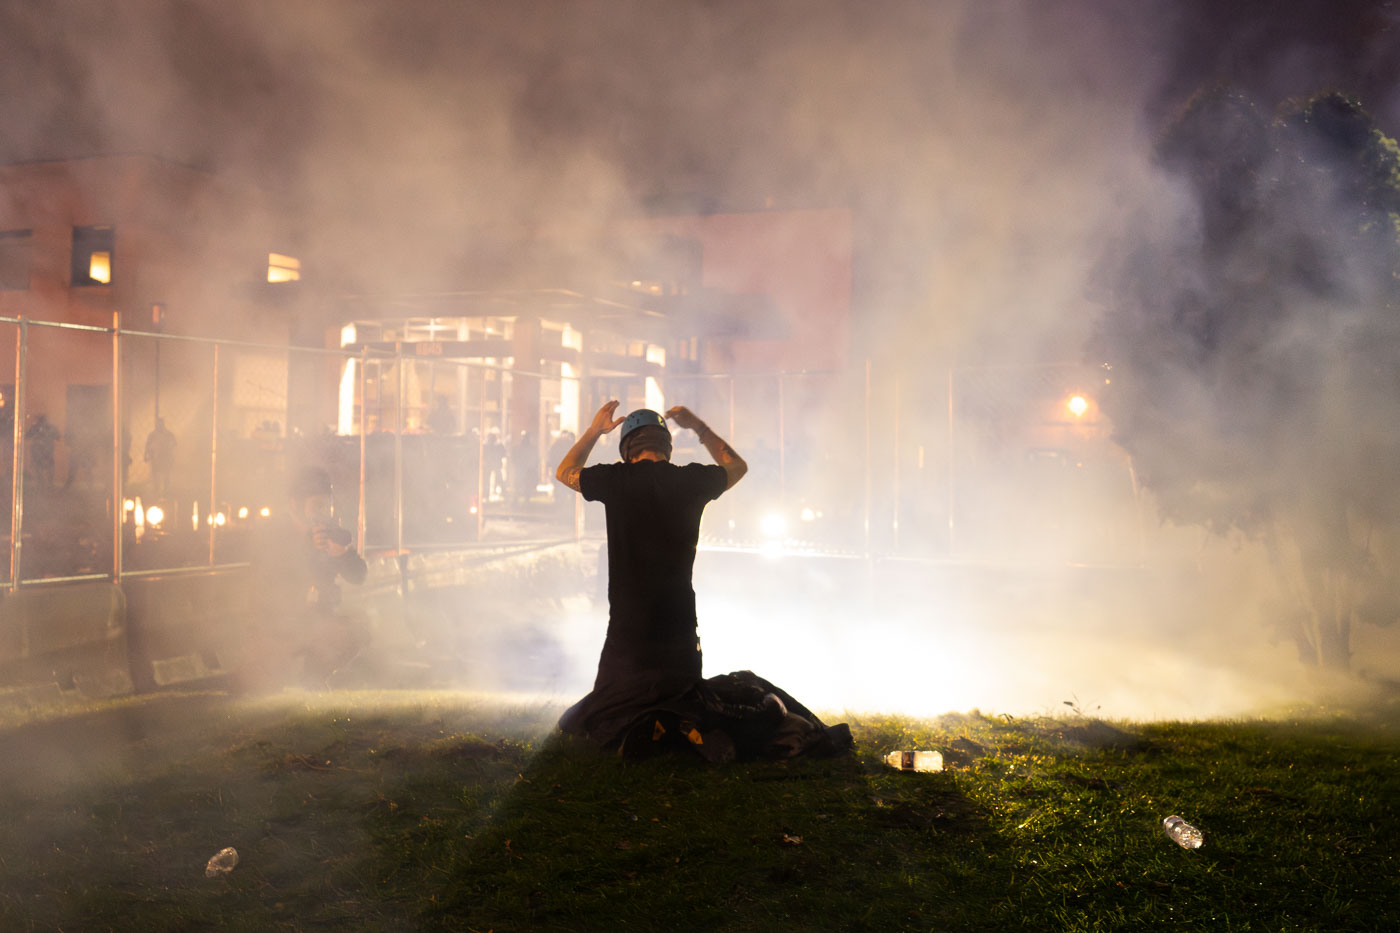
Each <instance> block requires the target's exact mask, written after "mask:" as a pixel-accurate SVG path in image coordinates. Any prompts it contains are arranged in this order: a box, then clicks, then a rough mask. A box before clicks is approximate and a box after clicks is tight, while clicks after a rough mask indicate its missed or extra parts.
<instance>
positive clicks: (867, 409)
mask: <svg viewBox="0 0 1400 933" xmlns="http://www.w3.org/2000/svg"><path fill="white" fill-rule="evenodd" d="M870 467H871V464H870V360H868V359H867V360H866V361H865V522H864V531H865V556H866V558H867V559H868V558H870V557H871V553H870V510H871V500H872V498H873V493H872V489H871V477H870Z"/></svg>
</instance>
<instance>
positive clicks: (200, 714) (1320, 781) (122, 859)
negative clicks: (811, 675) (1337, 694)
mask: <svg viewBox="0 0 1400 933" xmlns="http://www.w3.org/2000/svg"><path fill="white" fill-rule="evenodd" d="M557 713H558V709H557V708H553V707H543V706H535V707H530V706H517V707H513V708H512V707H508V706H502V705H500V704H499V703H498V702H492V701H489V700H487V699H484V698H481V697H470V696H465V695H461V694H421V693H335V694H324V695H314V694H284V695H281V696H278V697H275V698H269V699H261V700H251V699H232V698H230V697H227V696H224V695H221V694H166V695H157V696H149V697H139V698H134V699H128V700H123V701H118V702H113V703H109V704H102V705H97V706H95V707H93V708H91V709H87V710H84V711H81V712H73V711H69V712H62V713H60V712H57V711H49V712H42V711H41V712H30V713H28V714H25V715H18V716H16V715H11V721H10V722H8V723H7V724H5V726H4V728H3V731H0V803H3V808H2V809H0V814H3V816H0V929H3V930H5V931H11V930H14V931H20V930H63V931H70V933H72V931H101V930H108V929H111V930H140V931H161V930H170V931H174V930H213V929H218V930H257V931H264V930H308V929H312V930H314V929H324V930H377V931H378V930H383V931H393V930H464V931H465V930H477V931H485V930H496V931H504V930H628V929H635V930H753V931H760V930H810V929H822V930H865V929H869V930H882V931H888V930H1016V929H1031V930H1141V929H1145V928H1148V927H1151V926H1156V925H1166V924H1172V925H1174V926H1175V927H1177V928H1181V929H1199V930H1257V931H1263V930H1268V931H1283V930H1319V931H1322V930H1326V931H1337V930H1395V929H1400V857H1397V855H1396V853H1397V852H1400V820H1397V809H1400V734H1397V728H1396V726H1397V723H1400V715H1396V710H1395V709H1394V708H1391V709H1388V710H1385V711H1382V712H1379V713H1375V712H1373V713H1371V714H1369V715H1367V716H1365V717H1359V716H1355V715H1344V714H1325V713H1313V714H1310V715H1308V716H1307V717H1293V718H1282V719H1279V720H1273V721H1262V720H1261V721H1253V720H1251V721H1236V722H1207V723H1143V724H1131V723H1111V724H1110V723H1103V722H1099V721H1096V720H1091V719H1087V718H1083V717H1078V716H1074V715H1073V714H1072V713H1071V714H1070V715H1069V716H1068V717H1066V718H1063V719H1014V718H1008V717H1001V718H992V717H984V716H981V715H976V714H969V715H949V716H945V717H941V718H939V719H935V720H926V721H914V720H909V719H904V718H899V717H875V716H869V717H860V718H857V719H856V720H855V721H853V722H852V727H853V731H854V733H855V735H856V737H857V752H856V754H855V755H853V756H848V757H844V758H840V759H836V760H825V761H822V760H814V761H794V762H787V763H757V764H743V765H730V766H723V767H711V766H706V765H704V764H702V763H701V762H700V761H699V760H698V759H695V760H692V759H690V758H683V757H675V756H668V757H662V758H655V759H651V760H647V761H643V762H626V761H622V760H619V759H618V758H616V757H613V756H609V755H604V754H601V753H598V752H596V751H594V750H591V749H589V748H587V747H583V746H581V745H579V744H578V743H575V742H572V741H568V740H565V739H564V738H562V737H560V736H559V735H557V734H556V733H554V732H553V731H552V726H553V720H554V717H555V716H556V715H557ZM909 747H917V748H923V747H932V748H938V749H941V750H942V751H943V752H944V754H945V756H947V758H948V760H949V765H950V766H949V769H948V770H947V771H945V772H943V773H940V774H901V773H897V772H893V771H890V770H889V769H887V768H886V767H885V766H884V765H883V764H882V763H881V759H882V757H883V755H884V753H885V752H887V751H888V750H890V749H893V748H909ZM1171 813H1180V814H1181V815H1183V816H1185V817H1186V818H1187V819H1188V820H1190V821H1191V822H1193V823H1195V824H1196V825H1197V826H1199V827H1200V828H1201V829H1202V830H1203V831H1204V833H1205V840H1206V841H1205V845H1204V846H1203V847H1202V848H1201V849H1199V850H1195V851H1186V850H1183V849H1181V848H1179V847H1177V846H1176V845H1175V844H1173V843H1172V842H1171V841H1170V840H1168V839H1167V838H1166V837H1165V836H1164V835H1163V833H1162V832H1161V821H1162V818H1163V817H1165V816H1167V815H1168V814H1171ZM230 845H231V846H234V847H235V848H237V850H238V852H239V855H240V862H239V864H238V866H237V868H236V869H235V870H234V871H233V872H231V873H230V874H228V875H226V876H223V877H217V878H213V879H207V878H205V876H204V866H205V863H206V861H207V860H208V859H209V857H210V856H211V855H213V854H214V853H215V852H217V851H218V850H219V849H221V848H223V847H224V846H230Z"/></svg>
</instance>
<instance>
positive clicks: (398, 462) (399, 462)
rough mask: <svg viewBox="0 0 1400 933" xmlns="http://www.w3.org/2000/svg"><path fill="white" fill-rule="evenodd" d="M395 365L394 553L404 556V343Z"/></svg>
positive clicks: (396, 353)
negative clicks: (397, 377)
mask: <svg viewBox="0 0 1400 933" xmlns="http://www.w3.org/2000/svg"><path fill="white" fill-rule="evenodd" d="M394 365H395V367H396V368H397V369H398V371H399V390H398V392H396V393H394V396H395V397H394V405H395V407H396V409H397V411H396V413H395V417H394V553H396V554H403V393H404V389H405V387H406V386H407V385H408V380H407V379H406V378H405V377H404V371H403V343H402V342H401V341H400V342H398V343H395V344H394Z"/></svg>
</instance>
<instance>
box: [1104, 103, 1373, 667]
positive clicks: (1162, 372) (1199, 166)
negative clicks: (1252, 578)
mask: <svg viewBox="0 0 1400 933" xmlns="http://www.w3.org/2000/svg"><path fill="white" fill-rule="evenodd" d="M1157 154H1158V158H1159V161H1160V164H1161V166H1162V168H1163V169H1164V170H1165V171H1166V173H1167V174H1168V177H1169V178H1170V179H1171V181H1172V184H1173V187H1174V190H1175V191H1176V192H1177V193H1178V194H1179V195H1180V198H1179V202H1178V208H1179V210H1178V211H1177V213H1176V215H1175V217H1174V218H1172V219H1170V220H1166V221H1165V222H1164V220H1165V219H1164V218H1162V217H1154V218H1148V219H1146V220H1145V221H1144V223H1142V224H1141V225H1139V227H1138V229H1137V230H1136V231H1135V232H1134V234H1133V235H1132V236H1131V237H1128V238H1125V239H1124V241H1123V246H1122V249H1121V252H1119V253H1118V255H1116V256H1114V257H1112V262H1111V264H1110V265H1111V268H1112V269H1113V275H1112V276H1111V281H1112V287H1111V289H1110V294H1111V296H1112V298H1111V303H1110V306H1109V307H1108V308H1107V309H1106V312H1105V314H1104V317H1103V320H1102V321H1101V322H1100V327H1099V330H1098V336H1097V344H1096V352H1097V353H1100V354H1102V357H1103V359H1105V360H1108V361H1109V364H1110V365H1111V366H1112V368H1113V374H1112V375H1113V378H1112V381H1111V384H1110V385H1109V386H1108V387H1107V388H1108V390H1109V394H1108V395H1107V396H1106V397H1105V398H1104V399H1103V402H1102V404H1103V407H1104V410H1105V412H1106V413H1107V414H1108V416H1109V417H1110V418H1111V420H1112V422H1113V424H1114V429H1115V436H1116V439H1117V440H1118V442H1119V443H1120V444H1122V446H1123V447H1124V448H1125V449H1126V450H1127V451H1128V452H1129V453H1130V454H1131V455H1132V457H1133V460H1134V464H1135V467H1136V469H1137V471H1138V474H1139V476H1140V478H1141V479H1142V481H1143V483H1144V484H1145V485H1146V486H1148V487H1149V488H1150V489H1152V490H1153V491H1154V493H1155V494H1156V496H1157V499H1158V501H1159V503H1160V504H1161V508H1162V510H1163V513H1164V517H1165V518H1167V519H1169V520H1172V521H1175V522H1177V523H1186V524H1199V525H1202V526H1205V527H1207V528H1209V529H1211V530H1214V531H1217V532H1222V533H1223V532H1226V531H1228V530H1230V529H1238V530H1240V531H1242V532H1244V533H1246V534H1248V535H1250V536H1251V537H1253V538H1255V539H1257V540H1259V541H1260V542H1262V543H1263V544H1264V546H1265V547H1266V549H1267V552H1268V554H1269V556H1270V559H1271V562H1272V565H1273V567H1274V568H1275V570H1276V572H1277V574H1278V579H1279V582H1280V584H1281V592H1282V593H1284V594H1285V598H1284V601H1283V604H1280V605H1277V606H1274V607H1272V609H1271V612H1270V615H1271V618H1272V620H1273V621H1276V622H1277V624H1278V625H1279V628H1280V631H1281V632H1282V633H1283V634H1285V635H1286V636H1287V637H1289V638H1291V639H1292V640H1293V641H1294V642H1295V643H1296V645H1297V647H1298V651H1299V655H1300V657H1301V658H1302V659H1303V660H1304V661H1305V662H1306V663H1309V664H1322V665H1325V666H1329V667H1339V668H1340V667H1346V666H1348V665H1349V663H1350V654H1351V651H1350V639H1351V629H1352V626H1353V624H1354V623H1357V622H1373V623H1378V624H1387V623H1390V622H1393V621H1394V620H1395V619H1396V618H1397V616H1400V567H1397V566H1396V558H1397V557H1400V554H1396V553H1389V552H1388V549H1389V548H1391V547H1392V546H1393V544H1394V542H1395V541H1397V540H1400V278H1397V273H1398V272H1400V150H1397V147H1396V143H1395V141H1394V140H1392V139H1389V138H1387V137H1386V136H1384V135H1383V134H1382V133H1381V132H1380V131H1379V130H1378V129H1377V128H1376V127H1375V126H1374V125H1373V123H1372V120H1371V118H1370V117H1369V116H1368V115H1367V113H1366V112H1365V111H1364V110H1363V109H1362V108H1361V107H1360V105H1359V104H1358V103H1357V102H1356V101H1354V100H1351V99H1349V98H1348V97H1346V96H1344V95H1341V94H1338V93H1326V94H1321V95H1318V96H1315V97H1312V98H1310V99H1307V100H1291V101H1286V102H1285V103H1284V104H1283V105H1282V106H1281V107H1280V108H1279V109H1278V111H1277V113H1276V114H1274V115H1273V116H1272V118H1270V117H1266V116H1265V115H1263V114H1261V113H1260V112H1259V110H1258V109H1257V108H1256V107H1255V106H1254V105H1253V103H1252V102H1251V101H1249V100H1247V99H1245V98H1244V97H1242V96H1240V95H1238V94H1235V93H1232V92H1231V91H1229V90H1226V89H1215V90H1211V91H1208V92H1203V93H1201V94H1198V95H1197V97H1196V98H1195V99H1194V100H1193V101H1192V102H1191V103H1190V104H1189V105H1188V106H1187V107H1186V109H1185V110H1184V112H1183V113H1182V115H1181V116H1180V118H1179V119H1177V120H1176V121H1175V122H1174V123H1173V124H1172V125H1171V126H1170V127H1168V128H1167V130H1166V132H1165V133H1164V134H1163V136H1162V138H1161V139H1160V141H1159V144H1158V150H1157Z"/></svg>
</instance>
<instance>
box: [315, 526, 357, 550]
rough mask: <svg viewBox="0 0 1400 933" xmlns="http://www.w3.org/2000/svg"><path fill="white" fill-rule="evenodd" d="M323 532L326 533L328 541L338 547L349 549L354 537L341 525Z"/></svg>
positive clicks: (325, 529)
mask: <svg viewBox="0 0 1400 933" xmlns="http://www.w3.org/2000/svg"><path fill="white" fill-rule="evenodd" d="M322 530H323V531H325V533H326V540H327V541H330V542H331V543H332V544H334V545H336V546H337V547H349V546H350V541H351V539H352V538H353V537H354V536H353V535H351V534H350V531H349V529H346V528H341V527H340V526H339V525H331V526H330V527H328V528H324V529H322Z"/></svg>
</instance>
